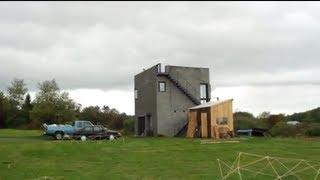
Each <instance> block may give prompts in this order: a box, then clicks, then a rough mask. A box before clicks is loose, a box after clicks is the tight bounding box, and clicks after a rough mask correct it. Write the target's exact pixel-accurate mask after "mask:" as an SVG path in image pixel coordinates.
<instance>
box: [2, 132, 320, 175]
mask: <svg viewBox="0 0 320 180" xmlns="http://www.w3.org/2000/svg"><path fill="white" fill-rule="evenodd" d="M40 135H41V132H40V131H22V130H7V129H6V130H0V179H1V180H2V179H44V177H50V178H51V179H218V178H219V177H220V174H219V168H218V164H217V158H220V159H223V160H226V161H230V162H231V161H233V160H234V159H235V157H236V155H237V153H238V152H248V153H255V154H261V155H270V156H277V157H286V158H301V159H306V160H308V161H313V162H315V161H320V139H308V140H306V139H278V138H277V139H271V138H247V139H240V142H239V143H221V144H200V140H199V139H185V138H133V137H132V138H123V139H119V140H116V141H113V142H110V141H107V140H100V141H85V142H82V141H73V140H66V141H54V140H49V139H46V138H43V137H41V136H40Z"/></svg>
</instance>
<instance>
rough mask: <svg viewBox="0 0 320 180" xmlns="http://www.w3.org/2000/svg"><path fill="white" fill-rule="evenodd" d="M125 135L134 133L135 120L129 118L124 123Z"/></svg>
mask: <svg viewBox="0 0 320 180" xmlns="http://www.w3.org/2000/svg"><path fill="white" fill-rule="evenodd" d="M123 133H124V134H126V135H131V134H133V133H134V120H133V118H128V119H126V120H125V121H124V124H123Z"/></svg>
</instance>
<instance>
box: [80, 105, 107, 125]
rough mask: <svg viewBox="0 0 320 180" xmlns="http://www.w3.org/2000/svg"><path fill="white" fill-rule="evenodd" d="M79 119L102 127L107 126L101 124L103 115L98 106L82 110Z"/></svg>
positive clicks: (104, 123)
mask: <svg viewBox="0 0 320 180" xmlns="http://www.w3.org/2000/svg"><path fill="white" fill-rule="evenodd" d="M80 119H82V120H87V121H91V122H93V123H99V124H103V125H106V124H107V123H106V122H103V114H102V112H101V110H100V107H99V106H88V107H85V108H83V110H82V111H81V114H80Z"/></svg>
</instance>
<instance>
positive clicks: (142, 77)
mask: <svg viewBox="0 0 320 180" xmlns="http://www.w3.org/2000/svg"><path fill="white" fill-rule="evenodd" d="M134 89H135V90H138V98H137V99H135V116H136V118H135V134H137V133H138V120H137V119H138V117H139V116H145V115H146V114H147V113H150V114H151V124H150V126H151V130H153V132H154V133H155V134H156V133H157V109H156V108H157V104H156V98H157V94H156V93H157V66H153V67H151V68H149V69H147V70H145V71H143V72H141V73H139V74H137V75H135V77H134ZM146 125H147V124H146Z"/></svg>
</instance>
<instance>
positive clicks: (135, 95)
mask: <svg viewBox="0 0 320 180" xmlns="http://www.w3.org/2000/svg"><path fill="white" fill-rule="evenodd" d="M134 99H138V90H136V89H135V90H134Z"/></svg>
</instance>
